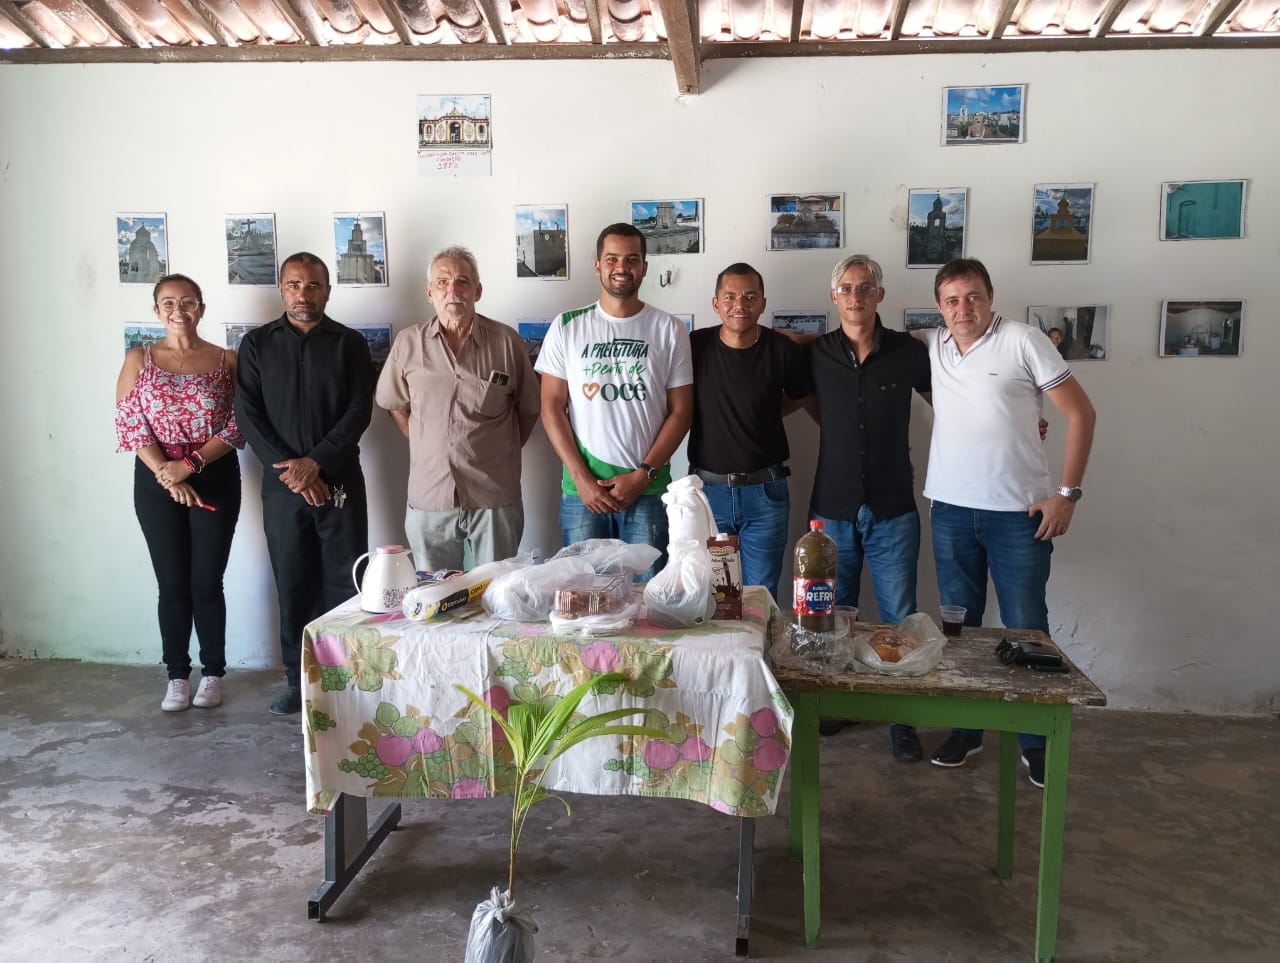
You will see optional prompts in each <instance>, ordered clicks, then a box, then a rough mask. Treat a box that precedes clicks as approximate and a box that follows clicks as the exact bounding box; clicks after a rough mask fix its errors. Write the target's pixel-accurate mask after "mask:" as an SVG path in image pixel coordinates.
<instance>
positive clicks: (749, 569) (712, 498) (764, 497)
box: [702, 478, 791, 601]
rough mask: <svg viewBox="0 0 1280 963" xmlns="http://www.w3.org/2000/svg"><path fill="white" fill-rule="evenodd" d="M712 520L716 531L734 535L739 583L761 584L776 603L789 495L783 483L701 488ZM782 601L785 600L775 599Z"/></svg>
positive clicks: (787, 520)
mask: <svg viewBox="0 0 1280 963" xmlns="http://www.w3.org/2000/svg"><path fill="white" fill-rule="evenodd" d="M702 491H703V492H704V493H705V494H706V496H707V501H708V502H710V503H711V512H712V514H713V515H715V517H716V530H717V531H720V532H724V533H725V534H726V535H737V536H738V548H739V549H740V550H741V552H742V584H743V585H763V586H764V587H765V588H767V589H768V590H769V592H770V594H772V595H773V597H774V599H775V600H778V579H779V577H781V575H782V556H783V554H784V553H785V552H786V550H787V523H788V522H789V521H790V519H791V492H790V489H788V488H787V480H786V479H785V478H779V479H777V480H776V481H767V482H761V483H760V484H758V485H743V486H742V487H740V488H730V487H729V486H728V485H707V484H704V485H703V486H702ZM779 601H785V600H779Z"/></svg>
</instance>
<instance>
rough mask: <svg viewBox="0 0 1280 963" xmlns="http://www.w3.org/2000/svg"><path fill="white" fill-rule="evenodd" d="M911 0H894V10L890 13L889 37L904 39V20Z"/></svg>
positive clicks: (891, 38)
mask: <svg viewBox="0 0 1280 963" xmlns="http://www.w3.org/2000/svg"><path fill="white" fill-rule="evenodd" d="M908 3H909V0H893V12H892V13H890V15H889V39H890V40H901V39H902V22H903V21H904V20H906V19H907V6H908Z"/></svg>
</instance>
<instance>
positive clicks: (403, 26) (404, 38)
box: [376, 0, 413, 47]
mask: <svg viewBox="0 0 1280 963" xmlns="http://www.w3.org/2000/svg"><path fill="white" fill-rule="evenodd" d="M376 2H377V4H378V7H379V8H380V9H381V10H382V12H383V13H385V14H386V15H387V19H388V20H390V21H391V26H392V27H394V28H395V31H396V36H397V37H399V38H400V42H401V43H402V44H404V45H405V46H406V47H412V46H413V31H412V30H410V29H409V21H408V20H406V19H405V18H404V14H403V13H402V12H401V11H400V5H399V4H398V3H395V2H394V0H376Z"/></svg>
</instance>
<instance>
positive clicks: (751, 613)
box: [302, 586, 792, 816]
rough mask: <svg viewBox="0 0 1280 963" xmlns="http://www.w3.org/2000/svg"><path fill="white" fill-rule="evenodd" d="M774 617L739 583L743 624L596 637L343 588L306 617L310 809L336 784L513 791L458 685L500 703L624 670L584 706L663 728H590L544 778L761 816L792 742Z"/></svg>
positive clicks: (502, 759)
mask: <svg viewBox="0 0 1280 963" xmlns="http://www.w3.org/2000/svg"><path fill="white" fill-rule="evenodd" d="M777 624H778V611H777V608H776V607H775V605H774V603H773V600H772V599H771V598H770V597H769V593H768V591H767V590H765V589H764V588H761V587H758V586H755V587H750V586H749V587H748V588H747V589H746V590H745V591H744V593H743V618H742V620H741V621H721V622H711V623H708V624H706V625H703V626H699V627H697V628H693V629H678V630H667V629H660V628H657V627H655V626H651V625H649V624H648V623H647V622H645V621H640V622H637V623H636V624H635V625H634V626H633V627H631V628H629V629H627V630H626V631H625V632H623V633H620V634H617V635H610V636H606V637H603V638H596V639H585V638H578V637H572V636H566V635H553V634H552V633H551V628H550V626H549V625H548V624H546V623H523V622H508V621H502V620H500V619H495V618H492V617H490V616H488V615H486V614H485V613H484V612H483V611H482V610H480V609H479V607H478V606H473V607H467V608H465V609H460V610H455V611H454V612H451V613H449V614H447V615H445V616H442V617H440V618H439V619H435V620H432V621H430V622H425V623H422V622H412V621H409V620H407V619H404V618H402V617H400V616H399V615H371V614H369V613H367V612H363V611H361V610H360V608H359V601H358V599H352V600H351V601H349V602H347V603H346V604H344V605H341V606H339V607H338V608H336V609H334V610H333V611H331V612H329V613H327V614H326V615H324V616H322V617H321V618H319V619H317V620H316V621H315V622H313V623H311V624H310V625H308V626H307V629H306V637H305V639H304V645H303V652H302V685H303V702H304V706H303V726H304V730H305V736H306V739H305V742H306V749H305V752H306V770H307V806H308V809H309V810H310V811H311V812H313V813H324V812H327V811H329V810H330V809H331V808H332V806H333V802H334V800H335V799H336V798H337V795H338V794H339V793H348V794H351V795H354V796H390V797H428V798H446V799H449V798H451V799H464V798H469V797H479V796H491V795H495V794H501V793H503V792H504V791H509V789H510V785H511V752H510V748H509V746H507V744H506V742H505V738H504V736H503V734H502V731H501V730H500V729H499V728H498V727H497V726H495V725H494V724H493V722H492V720H490V719H489V718H488V717H486V716H485V715H484V713H483V712H482V711H481V710H480V709H479V708H477V707H475V706H473V705H472V704H471V703H470V702H468V701H467V699H466V697H465V696H463V694H462V693H461V692H459V691H458V690H457V689H456V688H455V687H454V686H455V684H461V685H464V686H466V687H467V688H468V689H471V690H472V691H473V692H476V693H481V694H483V695H484V697H485V699H486V701H487V702H488V703H489V705H491V706H493V707H494V708H496V709H498V710H499V711H502V712H504V713H505V710H506V708H507V707H508V706H510V705H512V704H513V703H516V702H535V701H539V700H555V699H557V698H559V695H560V694H561V693H564V692H567V691H568V690H569V689H571V688H573V687H574V686H575V685H577V684H579V683H581V682H584V681H586V680H587V679H590V678H592V677H593V676H600V675H602V674H604V673H606V672H611V671H614V670H618V671H622V672H627V673H630V674H631V675H632V678H631V679H630V680H629V681H627V682H625V683H622V684H620V685H617V686H616V687H614V688H605V689H603V690H602V691H594V692H593V693H591V694H590V695H588V696H587V698H586V699H584V700H583V702H582V705H581V706H580V710H579V711H581V712H582V713H585V714H594V713H596V712H603V711H605V710H608V709H613V708H618V707H621V706H635V707H636V708H637V709H638V710H641V711H640V712H638V713H637V715H636V716H635V717H633V718H629V719H626V720H623V721H624V722H627V723H640V722H641V721H643V724H644V725H646V726H651V727H654V728H658V729H662V730H663V731H664V732H665V733H666V738H665V739H661V740H659V739H651V738H647V737H617V738H611V737H604V738H598V739H592V740H588V741H586V742H584V743H582V744H580V745H578V746H575V747H574V748H573V749H571V750H570V751H569V752H567V753H565V755H564V756H562V757H561V758H560V759H558V760H557V761H556V762H555V763H553V764H552V766H551V769H550V771H549V772H548V773H547V779H546V783H545V784H546V787H547V788H548V789H549V790H552V791H565V792H580V793H590V794H595V795H633V796H665V797H675V798H680V799H692V800H694V801H696V802H700V803H705V804H707V805H709V806H711V807H713V808H715V809H718V810H720V811H721V812H725V813H730V814H733V815H737V816H763V815H767V814H769V813H772V812H773V811H774V809H775V808H776V806H777V802H778V792H779V790H780V789H781V785H782V775H783V772H784V770H785V768H786V763H787V758H788V756H789V754H790V751H791V721H792V710H791V705H790V704H789V703H788V702H787V699H786V696H784V695H783V693H782V690H781V688H780V687H779V686H778V683H777V681H776V680H775V679H774V677H773V674H772V673H771V672H770V671H769V668H768V666H767V665H766V664H765V661H764V653H765V650H766V649H767V647H768V643H769V641H770V637H771V633H772V631H773V630H774V627H775V626H776V625H777Z"/></svg>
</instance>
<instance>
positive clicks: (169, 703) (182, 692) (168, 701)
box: [160, 679, 191, 712]
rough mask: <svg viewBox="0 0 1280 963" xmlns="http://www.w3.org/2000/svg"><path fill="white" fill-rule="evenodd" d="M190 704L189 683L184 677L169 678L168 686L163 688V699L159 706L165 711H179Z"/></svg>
mask: <svg viewBox="0 0 1280 963" xmlns="http://www.w3.org/2000/svg"><path fill="white" fill-rule="evenodd" d="M189 705H191V683H190V682H188V681H187V680H186V679H170V680H169V688H167V689H165V690H164V701H163V702H161V703H160V708H161V709H163V710H164V711H165V712H181V711H182V710H183V709H185V708H187V706H189Z"/></svg>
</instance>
